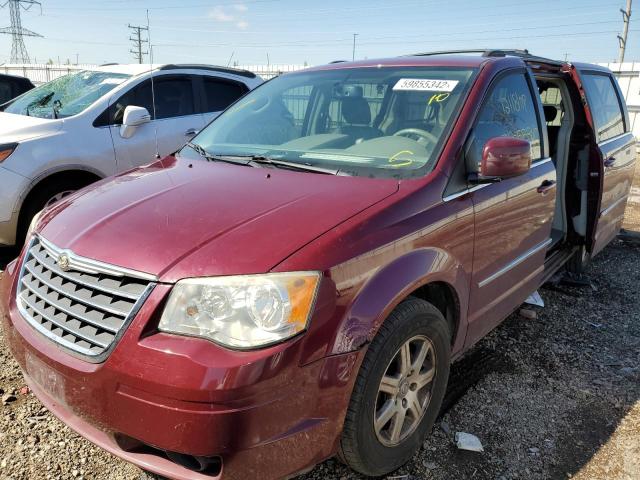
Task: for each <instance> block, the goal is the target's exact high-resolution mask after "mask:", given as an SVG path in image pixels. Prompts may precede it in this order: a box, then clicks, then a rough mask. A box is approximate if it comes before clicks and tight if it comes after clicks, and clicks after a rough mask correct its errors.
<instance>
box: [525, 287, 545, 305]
mask: <svg viewBox="0 0 640 480" xmlns="http://www.w3.org/2000/svg"><path fill="white" fill-rule="evenodd" d="M524 303H526V304H527V305H533V306H534V307H542V308H544V300H543V299H542V297H541V296H540V294H539V293H538V291H537V290H536V291H535V292H533V293H532V294H531V295H529V297H528V298H527V299H526V300H525V301H524Z"/></svg>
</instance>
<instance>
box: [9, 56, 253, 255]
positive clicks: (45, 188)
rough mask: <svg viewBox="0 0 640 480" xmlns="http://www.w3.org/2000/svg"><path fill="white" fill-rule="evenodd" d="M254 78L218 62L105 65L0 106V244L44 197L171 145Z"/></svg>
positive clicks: (13, 239)
mask: <svg viewBox="0 0 640 480" xmlns="http://www.w3.org/2000/svg"><path fill="white" fill-rule="evenodd" d="M261 83H262V79H260V77H258V76H256V75H255V74H253V73H251V72H248V71H244V70H236V69H231V68H224V67H213V66H204V65H162V66H157V65H154V67H153V69H151V68H150V66H149V65H105V66H101V67H98V68H96V69H94V70H85V71H81V72H78V73H74V74H71V75H67V76H64V77H61V78H58V79H56V80H53V81H51V82H49V83H46V84H44V85H41V86H39V87H38V88H35V89H33V90H31V91H29V92H27V93H25V94H23V95H21V96H20V97H18V98H16V99H14V100H12V101H11V102H9V103H6V104H4V105H2V106H0V245H14V244H15V243H17V242H19V241H21V239H22V236H23V235H24V233H25V232H26V230H27V228H28V226H29V223H30V221H31V218H32V217H33V215H35V213H37V212H38V211H40V210H41V209H42V208H44V207H45V206H47V205H48V204H51V203H53V202H55V201H57V200H58V199H60V198H62V197H64V196H65V195H67V194H69V193H71V192H73V191H75V190H77V189H79V188H82V187H84V186H86V185H88V184H90V183H92V182H94V181H96V180H99V179H101V178H104V177H107V176H109V175H113V174H115V173H118V172H121V171H123V170H127V169H130V168H132V167H137V166H139V165H144V164H147V163H149V162H151V161H153V160H154V158H155V157H156V155H157V154H159V155H160V156H165V155H168V154H170V153H172V152H174V151H175V150H177V149H178V148H180V147H181V146H182V145H183V144H184V143H186V142H187V141H189V140H190V138H191V137H192V136H193V135H195V134H196V133H197V132H198V131H199V130H201V129H202V128H203V127H204V126H205V125H206V124H207V123H209V122H210V121H211V120H213V119H214V118H215V117H216V116H217V115H218V114H219V113H220V112H221V111H222V110H224V109H225V108H226V107H227V106H229V105H230V104H231V103H233V102H235V100H237V99H238V98H240V97H241V96H243V95H244V94H245V93H246V92H248V91H249V90H251V89H253V88H255V87H256V86H258V85H259V84H261ZM152 92H153V97H155V102H153V101H152ZM154 110H155V112H154Z"/></svg>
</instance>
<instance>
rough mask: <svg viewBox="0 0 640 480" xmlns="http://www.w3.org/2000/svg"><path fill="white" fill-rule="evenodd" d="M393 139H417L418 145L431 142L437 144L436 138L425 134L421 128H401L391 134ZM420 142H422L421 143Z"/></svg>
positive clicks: (431, 134)
mask: <svg viewBox="0 0 640 480" xmlns="http://www.w3.org/2000/svg"><path fill="white" fill-rule="evenodd" d="M393 136H394V137H407V138H411V137H418V140H417V141H418V142H419V143H427V142H433V143H438V137H436V136H435V135H434V134H433V133H431V132H427V131H426V130H422V129H421V128H403V129H402V130H398V131H397V132H396V133H394V134H393ZM420 140H424V142H421V141H420Z"/></svg>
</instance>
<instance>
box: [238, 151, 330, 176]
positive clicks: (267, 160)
mask: <svg viewBox="0 0 640 480" xmlns="http://www.w3.org/2000/svg"><path fill="white" fill-rule="evenodd" d="M225 157H231V158H246V159H247V163H246V164H247V165H250V166H253V167H256V166H263V165H271V166H273V167H276V168H285V169H288V170H298V171H301V172H313V173H324V174H325V175H338V173H339V172H340V170H335V169H332V168H323V167H316V166H315V165H311V164H308V163H298V162H288V161H286V160H278V159H276V158H271V157H266V156H264V155H225Z"/></svg>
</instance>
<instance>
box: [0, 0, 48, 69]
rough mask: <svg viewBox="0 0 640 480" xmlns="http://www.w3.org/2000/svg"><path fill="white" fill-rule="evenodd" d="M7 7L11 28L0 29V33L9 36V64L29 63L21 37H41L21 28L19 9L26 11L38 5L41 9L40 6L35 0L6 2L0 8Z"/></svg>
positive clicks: (8, 0) (9, 0) (7, 0)
mask: <svg viewBox="0 0 640 480" xmlns="http://www.w3.org/2000/svg"><path fill="white" fill-rule="evenodd" d="M7 5H9V11H10V13H11V26H10V27H5V28H0V33H5V34H7V35H11V63H31V61H30V60H29V54H28V53H27V47H25V46H24V40H23V37H42V35H40V34H38V33H36V32H32V31H31V30H27V29H26V28H22V20H21V19H20V9H21V8H22V9H23V10H25V11H26V10H29V9H30V8H31V7H33V6H34V5H38V6H39V7H40V9H42V5H41V4H40V2H37V1H36V0H6V2H4V3H3V4H2V5H0V7H2V8H4V7H6V6H7Z"/></svg>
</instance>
